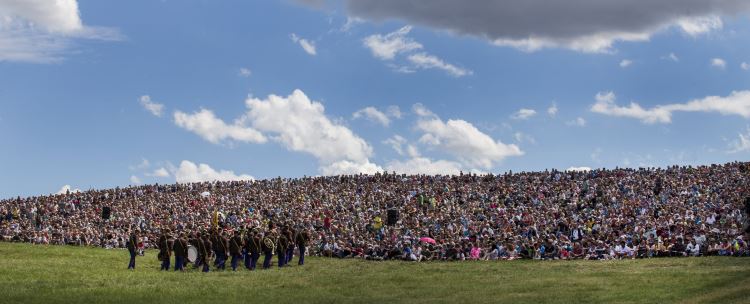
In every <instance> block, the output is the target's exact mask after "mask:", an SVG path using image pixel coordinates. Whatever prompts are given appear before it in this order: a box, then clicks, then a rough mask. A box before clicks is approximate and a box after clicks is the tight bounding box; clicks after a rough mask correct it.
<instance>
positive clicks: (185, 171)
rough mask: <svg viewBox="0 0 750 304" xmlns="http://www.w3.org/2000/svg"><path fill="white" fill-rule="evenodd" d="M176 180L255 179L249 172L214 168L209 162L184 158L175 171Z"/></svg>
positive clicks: (180, 181) (192, 181) (193, 181)
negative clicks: (199, 162)
mask: <svg viewBox="0 0 750 304" xmlns="http://www.w3.org/2000/svg"><path fill="white" fill-rule="evenodd" d="M174 176H175V180H176V181H177V182H178V183H197V182H207V181H235V180H254V178H253V177H252V176H250V175H247V174H239V175H237V174H235V173H234V172H233V171H230V170H219V171H217V170H214V169H213V168H211V166H209V165H207V164H197V165H196V164H195V163H193V162H191V161H188V160H183V161H182V162H181V163H180V167H179V168H177V170H176V172H174Z"/></svg>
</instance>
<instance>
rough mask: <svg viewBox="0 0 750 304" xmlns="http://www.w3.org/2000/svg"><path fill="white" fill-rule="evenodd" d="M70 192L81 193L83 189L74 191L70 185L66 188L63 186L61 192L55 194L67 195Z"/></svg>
mask: <svg viewBox="0 0 750 304" xmlns="http://www.w3.org/2000/svg"><path fill="white" fill-rule="evenodd" d="M68 192H70V193H80V192H81V189H78V188H75V189H72V188H71V187H70V185H65V186H62V188H60V190H58V191H57V192H55V194H66V193H68Z"/></svg>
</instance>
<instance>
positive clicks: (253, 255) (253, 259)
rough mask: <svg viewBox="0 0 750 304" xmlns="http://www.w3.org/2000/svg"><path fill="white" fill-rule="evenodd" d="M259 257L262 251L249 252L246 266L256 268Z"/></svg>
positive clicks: (251, 268) (246, 257)
mask: <svg viewBox="0 0 750 304" xmlns="http://www.w3.org/2000/svg"><path fill="white" fill-rule="evenodd" d="M259 258H260V252H248V253H247V255H246V256H245V267H247V269H250V270H255V266H256V265H257V264H258V259H259Z"/></svg>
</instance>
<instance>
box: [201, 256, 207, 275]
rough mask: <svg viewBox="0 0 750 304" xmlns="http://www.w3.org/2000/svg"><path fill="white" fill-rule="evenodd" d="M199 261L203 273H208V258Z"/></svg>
mask: <svg viewBox="0 0 750 304" xmlns="http://www.w3.org/2000/svg"><path fill="white" fill-rule="evenodd" d="M201 261H202V262H203V263H202V264H203V272H208V258H202V259H201Z"/></svg>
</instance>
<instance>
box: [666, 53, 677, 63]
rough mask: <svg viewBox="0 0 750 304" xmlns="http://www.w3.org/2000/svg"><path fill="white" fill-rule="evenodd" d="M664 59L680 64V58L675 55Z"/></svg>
mask: <svg viewBox="0 0 750 304" xmlns="http://www.w3.org/2000/svg"><path fill="white" fill-rule="evenodd" d="M662 59H666V60H671V61H674V62H679V61H680V58H679V57H677V55H676V54H675V53H669V55H667V56H664V57H662Z"/></svg>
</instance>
